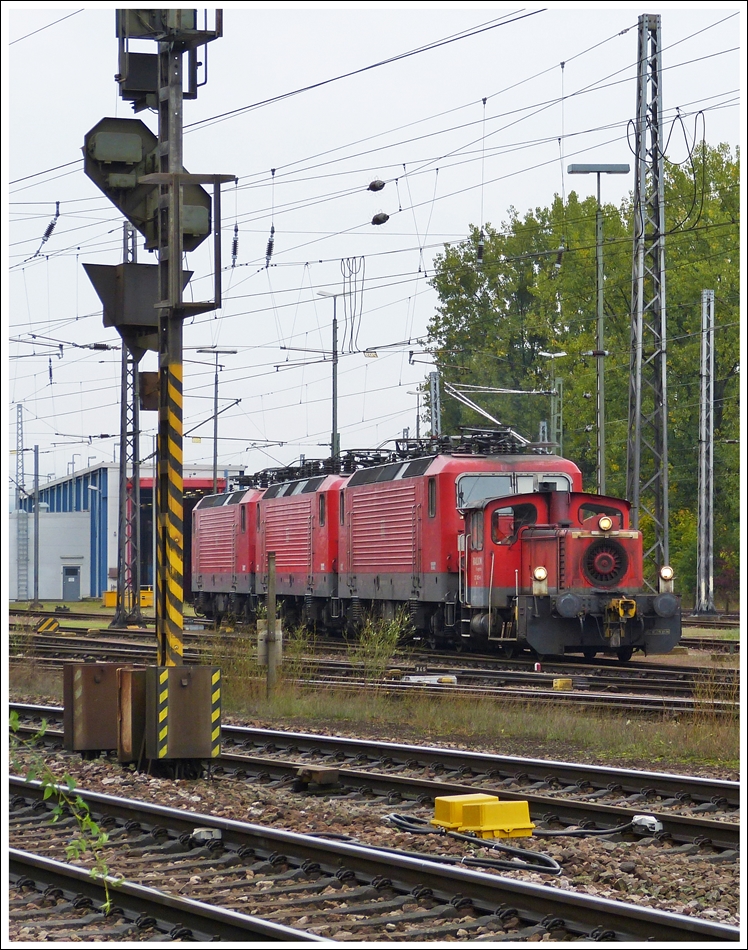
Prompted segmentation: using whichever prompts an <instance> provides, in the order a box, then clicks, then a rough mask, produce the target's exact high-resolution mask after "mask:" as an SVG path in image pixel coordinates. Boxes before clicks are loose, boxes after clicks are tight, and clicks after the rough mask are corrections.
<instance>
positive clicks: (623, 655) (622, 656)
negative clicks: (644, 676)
mask: <svg viewBox="0 0 748 950" xmlns="http://www.w3.org/2000/svg"><path fill="white" fill-rule="evenodd" d="M617 653H618V660H619V662H621V663H628V661H629V660H630V659H631V657H632V655H633V653H634V648H633V647H621V648H620V650H618V651H617Z"/></svg>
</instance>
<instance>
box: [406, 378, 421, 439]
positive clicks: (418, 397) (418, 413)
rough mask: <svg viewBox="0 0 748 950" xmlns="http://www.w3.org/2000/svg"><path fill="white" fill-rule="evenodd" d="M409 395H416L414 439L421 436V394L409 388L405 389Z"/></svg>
mask: <svg viewBox="0 0 748 950" xmlns="http://www.w3.org/2000/svg"><path fill="white" fill-rule="evenodd" d="M407 393H408V395H409V396H415V397H416V439H420V438H421V394H420V392H418V390H416V391H415V392H413V391H411V390H410V389H408V390H407Z"/></svg>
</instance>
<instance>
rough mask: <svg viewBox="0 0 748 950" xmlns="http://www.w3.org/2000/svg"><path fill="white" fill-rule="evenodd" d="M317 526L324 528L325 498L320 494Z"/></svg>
mask: <svg viewBox="0 0 748 950" xmlns="http://www.w3.org/2000/svg"><path fill="white" fill-rule="evenodd" d="M319 526H320V528H324V526H325V496H324V495H322V494H320V496H319Z"/></svg>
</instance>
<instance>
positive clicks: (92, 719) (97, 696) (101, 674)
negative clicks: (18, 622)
mask: <svg viewBox="0 0 748 950" xmlns="http://www.w3.org/2000/svg"><path fill="white" fill-rule="evenodd" d="M121 666H122V664H121V663H120V664H117V663H66V664H65V666H64V668H63V699H64V706H65V708H64V712H63V725H64V740H63V742H64V746H65V748H66V749H67V750H68V751H69V752H93V751H104V750H108V749H116V748H117V692H118V687H117V670H118V668H119V667H121Z"/></svg>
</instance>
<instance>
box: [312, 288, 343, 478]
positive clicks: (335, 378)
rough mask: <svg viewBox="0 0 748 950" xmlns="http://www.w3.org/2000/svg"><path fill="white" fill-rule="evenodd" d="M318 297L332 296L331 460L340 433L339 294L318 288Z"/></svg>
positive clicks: (337, 452) (338, 454)
mask: <svg viewBox="0 0 748 950" xmlns="http://www.w3.org/2000/svg"><path fill="white" fill-rule="evenodd" d="M317 296H318V297H332V438H331V439H330V450H331V451H330V454H331V456H332V458H333V460H335V459H337V458H339V457H340V435H339V434H338V297H340V294H333V293H330V291H329V290H318V291H317Z"/></svg>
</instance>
